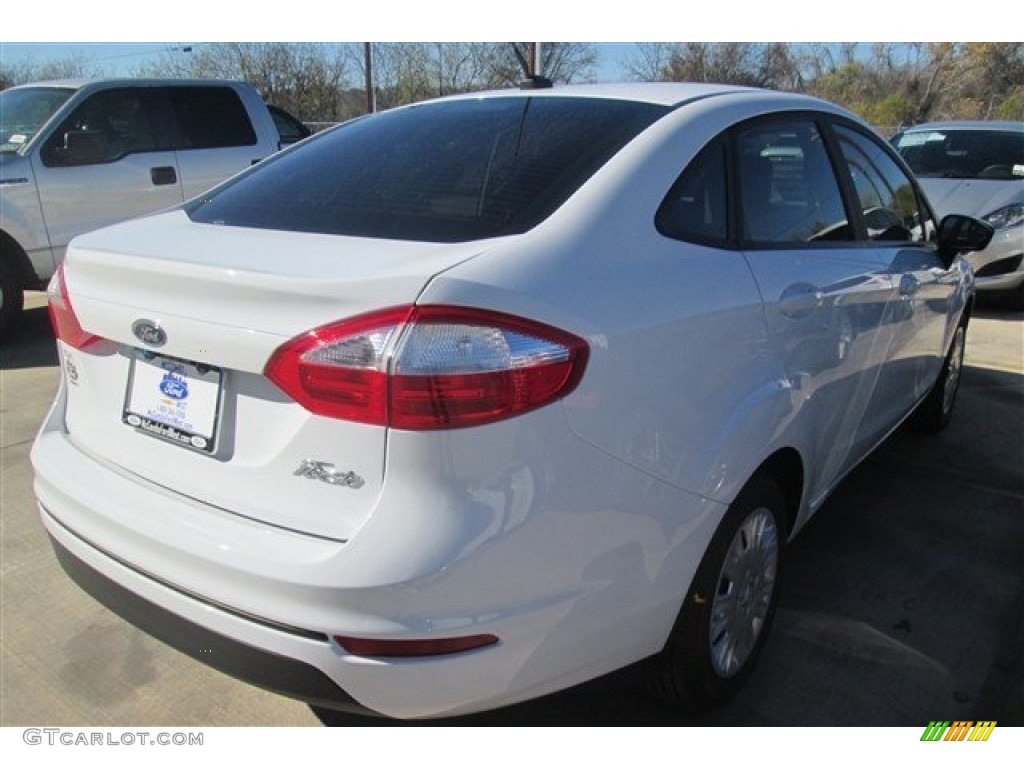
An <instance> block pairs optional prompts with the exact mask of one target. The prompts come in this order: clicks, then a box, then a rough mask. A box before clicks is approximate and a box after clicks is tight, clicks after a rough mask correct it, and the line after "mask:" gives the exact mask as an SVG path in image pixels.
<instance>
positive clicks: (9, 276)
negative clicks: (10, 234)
mask: <svg viewBox="0 0 1024 768" xmlns="http://www.w3.org/2000/svg"><path fill="white" fill-rule="evenodd" d="M23 303H24V295H23V294H22V288H21V281H20V280H19V279H18V275H17V274H16V273H15V271H14V270H13V269H12V268H11V266H10V265H9V264H6V263H4V262H2V261H0V339H2V338H3V337H4V336H6V335H7V333H8V332H9V331H10V330H11V329H12V328H13V327H14V326H15V324H16V323H17V322H18V320H19V319H20V318H21V309H22V306H23Z"/></svg>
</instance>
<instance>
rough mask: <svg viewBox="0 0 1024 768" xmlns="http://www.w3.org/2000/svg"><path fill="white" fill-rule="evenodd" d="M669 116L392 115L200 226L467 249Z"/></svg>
mask: <svg viewBox="0 0 1024 768" xmlns="http://www.w3.org/2000/svg"><path fill="white" fill-rule="evenodd" d="M667 111H668V110H667V108H665V107H660V106H655V105H651V104H637V103H632V102H619V101H610V100H599V99H573V98H557V97H546V98H520V97H513V98H497V99H478V100H467V101H454V102H440V103H433V104H424V105H420V106H415V107H411V108H406V109H396V110H393V111H389V112H382V113H380V114H378V115H374V116H372V117H369V118H365V119H363V120H357V121H355V122H352V123H349V124H347V125H344V126H342V127H341V128H338V129H336V130H333V131H330V132H328V133H325V134H321V135H320V136H319V137H317V138H314V139H312V140H311V141H310V142H308V143H307V144H306V145H304V146H303V147H300V148H298V149H297V150H295V151H293V152H288V153H285V154H284V155H280V156H277V157H275V158H273V159H272V160H270V161H268V162H266V163H265V165H262V166H260V167H259V168H257V169H256V170H255V171H254V172H252V173H250V174H247V175H246V176H244V177H242V178H240V179H238V180H237V181H236V182H233V183H232V184H229V185H227V186H226V187H223V188H222V189H220V190H219V191H218V192H216V193H215V194H214V195H213V197H212V199H211V200H210V201H209V202H197V203H194V204H193V205H192V206H191V207H190V209H189V215H190V216H191V217H192V219H193V220H194V221H199V222H206V223H215V224H225V225H231V226H243V227H257V228H263V229H282V230H292V231H299V232H320V233H325V234H341V235H356V236H362V237H381V238H395V239H401V240H426V241H433V242H458V241H464V240H473V239H478V238H485V237H494V236H498V235H504V234H514V233H519V232H524V231H526V230H527V229H530V228H531V227H533V226H535V225H536V224H538V223H539V222H540V221H542V220H543V219H544V218H545V217H547V216H548V215H549V214H550V213H551V212H552V211H554V210H555V208H557V207H558V206H559V205H561V204H562V203H563V202H564V201H565V200H566V198H568V197H569V195H571V194H572V193H573V192H574V191H575V190H576V189H577V188H578V187H579V186H580V185H581V184H582V183H583V182H584V181H585V180H586V179H587V178H589V177H590V175H591V174H593V173H594V171H596V170H597V169H598V168H599V167H600V166H601V165H602V164H603V163H605V162H606V161H607V160H608V158H609V157H611V156H612V155H613V154H614V153H615V152H617V151H618V150H619V149H620V148H621V147H622V146H623V145H624V144H625V143H626V142H628V141H629V140H630V139H631V138H633V137H634V136H635V135H636V134H637V133H639V132H640V131H642V130H643V129H644V128H646V127H647V126H648V125H650V124H651V123H652V122H654V121H655V120H656V119H657V118H659V117H660V116H662V115H663V114H665V112H667Z"/></svg>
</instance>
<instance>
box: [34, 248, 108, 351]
mask: <svg viewBox="0 0 1024 768" xmlns="http://www.w3.org/2000/svg"><path fill="white" fill-rule="evenodd" d="M46 300H47V310H48V312H49V313H50V325H52V326H53V332H54V334H55V335H56V336H57V338H58V339H60V340H61V341H63V342H64V343H65V344H67V345H69V346H72V347H74V348H75V349H85V348H86V347H88V346H89V345H90V344H94V343H95V342H97V341H100V340H101V339H100V337H99V336H94V335H92V334H91V333H87V332H86V331H85V330H83V329H82V326H81V324H80V323H79V322H78V317H76V316H75V310H74V308H73V307H72V306H71V299H70V298H69V297H68V286H67V283H65V282H64V265H63V264H61V265H60V266H59V267H57V271H56V272H54V274H53V277H52V278H51V279H50V284H49V286H47V288H46Z"/></svg>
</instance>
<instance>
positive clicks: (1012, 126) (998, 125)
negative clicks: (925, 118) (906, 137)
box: [903, 120, 1024, 133]
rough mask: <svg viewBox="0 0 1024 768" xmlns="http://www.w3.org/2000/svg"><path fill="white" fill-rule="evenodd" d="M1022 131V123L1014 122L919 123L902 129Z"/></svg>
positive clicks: (911, 130)
mask: <svg viewBox="0 0 1024 768" xmlns="http://www.w3.org/2000/svg"><path fill="white" fill-rule="evenodd" d="M953 130H957V131H1024V122H1020V121H1014V120H944V121H940V122H934V123H921V124H920V125H915V126H913V127H911V128H904V129H903V133H917V132H919V131H953Z"/></svg>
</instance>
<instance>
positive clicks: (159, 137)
mask: <svg viewBox="0 0 1024 768" xmlns="http://www.w3.org/2000/svg"><path fill="white" fill-rule="evenodd" d="M154 91H155V89H152V88H131V87H126V88H111V89H106V90H102V91H99V92H97V93H93V94H91V95H89V96H88V97H86V98H85V100H84V101H82V103H81V104H79V105H78V106H77V107H76V108H75V109H74V110H73V111H72V113H71V114H70V115H69V116H68V117H67V118H66V119H65V120H64V121H63V122H62V123H61V124H60V125H59V126H58V127H57V129H56V130H54V131H53V133H51V135H50V136H49V137H48V138H47V140H46V141H45V142H44V144H43V145H42V147H41V149H40V151H39V152H38V153H37V154H35V155H34V156H33V158H32V164H33V170H34V171H35V176H36V181H37V184H38V187H39V201H40V204H41V205H42V210H43V218H44V219H45V221H46V228H47V231H48V233H49V235H50V243H51V245H52V246H53V250H54V256H55V257H56V259H57V260H58V261H60V259H62V258H63V256H64V249H65V248H66V247H67V244H68V241H70V240H71V238H73V237H75V236H76V235H80V234H82V233H84V232H89V231H92V230H94V229H99V228H100V227H104V226H107V225H109V224H114V223H117V222H120V221H124V220H126V219H130V218H134V217H135V216H140V215H142V214H146V213H151V212H153V211H158V210H161V209H163V208H168V207H171V206H173V205H177V204H179V203H181V202H182V200H183V198H182V187H181V181H180V179H179V177H178V169H177V165H176V158H175V155H174V152H173V151H170V150H169V149H166V147H168V146H169V145H168V144H167V142H166V139H165V136H166V126H164V125H163V124H162V123H161V121H160V120H159V117H158V116H159V108H158V104H157V101H156V94H155V92H154Z"/></svg>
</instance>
